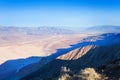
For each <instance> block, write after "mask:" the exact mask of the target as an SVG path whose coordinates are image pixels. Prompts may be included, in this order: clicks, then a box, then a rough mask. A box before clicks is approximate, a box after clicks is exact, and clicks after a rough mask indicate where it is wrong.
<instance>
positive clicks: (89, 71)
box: [58, 68, 107, 80]
mask: <svg viewBox="0 0 120 80" xmlns="http://www.w3.org/2000/svg"><path fill="white" fill-rule="evenodd" d="M64 69H65V72H64V73H63V69H62V72H61V73H62V74H61V75H60V76H59V78H58V80H107V77H105V75H103V74H100V73H97V72H96V71H95V69H93V68H85V69H83V70H81V71H80V72H79V73H76V74H72V73H71V72H70V70H69V69H68V70H67V71H66V68H64ZM71 74H72V75H71Z"/></svg>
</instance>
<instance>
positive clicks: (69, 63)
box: [0, 33, 120, 80]
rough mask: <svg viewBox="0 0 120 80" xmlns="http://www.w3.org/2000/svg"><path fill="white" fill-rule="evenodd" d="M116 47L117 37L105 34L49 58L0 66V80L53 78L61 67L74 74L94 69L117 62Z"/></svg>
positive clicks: (118, 50) (119, 39)
mask: <svg viewBox="0 0 120 80" xmlns="http://www.w3.org/2000/svg"><path fill="white" fill-rule="evenodd" d="M119 44H120V34H119V33H107V34H101V35H97V36H90V37H87V38H84V39H83V40H81V41H80V42H78V43H77V44H74V45H71V47H69V48H62V49H58V50H57V51H56V52H55V53H53V54H52V55H50V56H46V57H30V58H26V59H17V60H10V61H7V62H5V63H3V64H1V65H0V76H1V77H0V80H19V79H22V80H33V79H34V78H35V77H40V78H41V79H48V78H55V77H57V76H59V74H60V69H61V67H62V66H65V67H67V68H70V69H71V70H72V71H74V72H77V71H79V70H81V69H83V68H86V67H93V68H97V67H99V66H102V65H105V64H108V63H110V62H112V61H114V60H116V59H119V58H120V46H119Z"/></svg>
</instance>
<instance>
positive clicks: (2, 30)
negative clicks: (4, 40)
mask: <svg viewBox="0 0 120 80" xmlns="http://www.w3.org/2000/svg"><path fill="white" fill-rule="evenodd" d="M72 33H74V32H73V31H71V30H68V29H64V28H56V27H46V26H43V27H14V26H8V27H7V26H0V34H4V35H5V34H6V35H12V34H13V35H14V34H26V35H39V36H42V35H44V36H45V35H54V34H56V35H57V34H72Z"/></svg>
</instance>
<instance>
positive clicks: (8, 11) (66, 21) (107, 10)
mask: <svg viewBox="0 0 120 80" xmlns="http://www.w3.org/2000/svg"><path fill="white" fill-rule="evenodd" d="M0 25H7V26H70V27H89V26H95V25H120V0H0Z"/></svg>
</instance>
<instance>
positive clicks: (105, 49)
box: [22, 44, 120, 80]
mask: <svg viewBox="0 0 120 80" xmlns="http://www.w3.org/2000/svg"><path fill="white" fill-rule="evenodd" d="M76 51H78V54H79V53H81V52H80V50H79V49H77V50H74V51H73V52H76ZM69 54H70V53H67V54H65V55H66V56H68V57H70V56H69ZM60 58H62V60H61V59H60ZM70 58H71V57H70ZM65 59H66V58H65ZM116 59H120V44H115V45H111V46H101V47H100V46H99V47H95V48H92V49H91V50H89V51H88V52H87V53H86V54H85V55H83V56H79V58H78V59H75V60H69V59H68V60H63V57H59V59H55V60H53V61H51V62H49V63H47V64H46V65H44V66H43V67H41V68H40V69H39V70H37V71H36V72H34V73H32V74H30V75H28V76H26V77H25V78H23V79H22V80H34V78H36V77H39V78H41V79H49V78H56V77H58V76H59V75H60V71H61V68H62V67H67V68H68V69H70V70H71V71H72V72H74V73H78V72H79V71H80V70H81V69H84V68H87V67H91V68H96V69H97V68H98V67H99V66H102V65H107V64H109V63H111V62H112V61H114V60H116ZM118 73H119V72H118Z"/></svg>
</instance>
